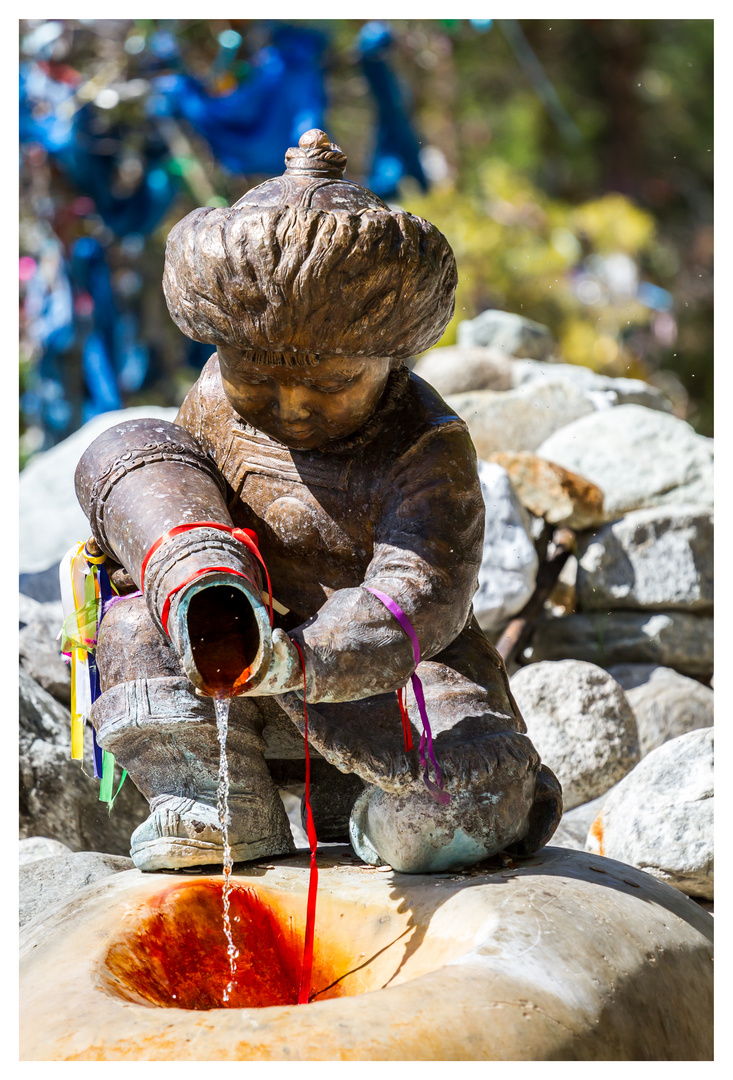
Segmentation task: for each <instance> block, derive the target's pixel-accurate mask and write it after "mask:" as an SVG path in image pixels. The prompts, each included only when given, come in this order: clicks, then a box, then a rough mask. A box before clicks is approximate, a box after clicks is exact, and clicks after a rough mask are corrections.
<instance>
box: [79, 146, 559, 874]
mask: <svg viewBox="0 0 733 1080" xmlns="http://www.w3.org/2000/svg"><path fill="white" fill-rule="evenodd" d="M286 166H287V168H286V171H285V173H284V175H283V176H282V177H278V178H276V179H272V180H268V181H267V182H266V183H264V184H261V185H259V186H258V187H255V188H253V189H252V190H251V191H249V192H248V193H247V194H246V195H244V196H243V197H242V198H241V199H240V200H239V201H238V202H237V203H235V204H234V206H232V207H229V208H225V209H218V208H217V209H214V208H204V209H200V210H196V211H194V212H193V213H191V214H189V215H188V216H187V217H186V218H184V220H183V221H181V222H179V223H178V225H176V227H175V228H174V229H173V230H172V232H171V234H170V236H169V238H168V245H167V250H166V268H165V277H164V290H165V295H166V300H167V303H168V307H169V310H170V312H171V315H172V316H173V318H174V320H175V321H176V323H177V324H178V326H179V327H180V328H181V330H183V332H184V333H186V334H188V335H189V336H190V337H192V338H194V339H195V340H198V341H204V342H210V343H211V344H212V345H214V346H216V352H215V353H214V355H212V357H211V358H210V360H209V361H208V363H207V364H206V366H205V367H204V369H203V371H202V374H201V377H200V378H199V380H198V381H197V383H196V384H195V385H194V387H193V388H192V389H191V391H190V393H189V394H188V396H187V397H186V400H185V401H184V403H183V405H182V406H181V409H180V412H179V414H178V416H177V418H176V424H175V425H170V424H163V423H161V422H160V421H153V420H151V421H144V422H137V423H134V422H130V423H127V424H122V425H120V426H119V427H118V428H113V429H111V430H110V431H109V432H106V433H105V434H104V435H103V436H101V437H100V439H99V440H97V442H96V443H94V444H92V446H91V447H90V449H89V450H88V451H87V452H86V454H85V455H84V457H83V458H82V461H81V462H80V464H79V467H78V470H77V492H78V495H79V499H80V502H81V503H82V506H83V507H84V509H85V511H86V512H87V514H88V516H89V517H90V521H91V525H92V533H93V536H94V538H95V540H96V542H97V543H98V544H99V546H100V547H101V548H102V550H103V551H104V552H106V553H107V554H108V556H109V557H110V559H114V560H116V561H117V562H119V563H120V564H121V566H122V569H120V570H119V571H118V572H117V575H116V577H115V580H117V581H118V582H120V583H121V584H122V586H123V587H124V585H125V583H127V588H128V589H130V590H131V589H135V587H137V588H143V590H144V596H140V595H139V594H137V595H129V597H126V598H124V599H122V600H120V601H118V602H117V603H115V605H114V606H113V607H111V608H110V610H109V613H108V614H107V615H106V616H105V618H104V620H103V622H102V626H101V633H100V641H99V648H98V666H99V670H100V676H101V688H102V691H103V693H102V695H101V697H100V698H99V699H98V700H97V702H96V703H95V705H94V710H93V717H92V718H93V723H94V725H95V729H96V731H97V737H98V741H99V743H100V744H101V745H102V746H103V747H105V748H107V749H109V750H112V751H113V752H114V754H115V755H116V757H117V759H118V760H119V761H120V762H121V763H122V764H123V765H124V766H125V767H126V768H127V769H128V771H129V773H130V775H131V777H132V779H133V780H134V781H135V783H136V784H137V786H138V787H139V788H140V789H141V790H142V791H143V793H144V794H145V795H146V797H147V798H148V799H149V801H150V807H151V813H150V816H149V818H148V819H147V820H146V821H145V822H144V823H143V824H142V825H141V826H140V827H139V828H138V829H137V830H136V831H135V833H134V834H133V837H132V852H131V854H132V857H133V859H134V860H135V863H136V865H137V866H139V867H140V868H141V869H144V870H154V869H158V868H178V867H185V866H190V865H193V864H196V863H199V864H206V863H219V864H221V862H222V857H223V853H222V840H221V832H220V827H219V824H218V820H217V815H216V779H217V765H218V745H217V736H216V724H215V719H214V709H213V703H212V701H211V697H210V696H202V694H203V695H207V694H208V695H213V694H228V695H231V694H233V695H235V696H234V697H233V701H232V709H231V716H230V725H229V730H230V740H229V742H228V744H227V748H228V756H229V768H230V776H231V782H230V802H231V815H232V821H231V824H230V827H229V835H230V838H231V840H232V846H233V855H234V859H235V860H246V859H253V858H258V857H262V856H272V855H277V854H283V853H286V852H288V851H290V850H292V840H291V836H290V829H289V825H288V820H287V817H286V815H285V812H284V809H283V806H282V803H281V801H280V799H279V797H278V794H277V788H278V786H287V785H288V784H293V783H295V782H297V781H299V780H302V778H303V768H304V762H303V758H304V746H303V739H302V731H303V700H302V698H303V679H304V672H303V669H302V668H301V662H300V655H299V653H298V649H297V648H296V644H297V646H299V648H300V650H301V651H302V655H303V658H304V664H305V683H306V687H307V692H306V700H307V703H308V731H309V742H310V746H311V748H312V752H313V755H314V761H313V768H312V776H311V779H312V796H311V802H312V807H313V814H314V818H315V824H316V829H317V832H318V836H319V839H320V840H324V841H336V840H345V839H347V838H350V840H351V843H352V845H353V847H354V850H355V851H356V852H357V854H358V855H359V856H360V857H361V858H362V859H364V860H365V861H366V862H368V863H372V864H378V863H380V862H381V861H384V862H386V863H388V864H389V865H391V866H392V867H393V868H395V869H396V870H400V871H404V872H408V873H422V872H430V871H441V870H446V869H452V868H457V867H461V866H467V865H471V864H473V863H476V862H479V861H480V860H482V859H483V858H486V857H487V856H489V855H492V854H494V853H496V852H498V851H501V850H506V851H509V852H512V853H516V854H520V855H522V854H530V853H531V852H533V851H535V850H536V849H537V848H539V847H540V846H542V845H543V844H545V843H547V841H548V839H549V838H550V836H551V835H552V833H553V832H554V829H555V827H556V825H557V822H558V820H559V817H560V813H561V805H562V803H561V795H560V788H559V785H558V783H557V780H556V779H555V777H554V776H553V774H552V773H551V772H550V770H549V769H547V768H546V767H545V766H543V765H541V764H540V759H539V755H538V754H537V752H536V750H535V749H534V747H533V746H532V743H531V742H530V740H529V739H528V738H527V735H526V734H525V732H526V728H525V725H524V723H523V721H522V718H521V716H520V714H519V712H518V710H517V707H516V705H515V703H514V701H513V698H512V695H511V691H510V689H509V684H508V680H507V675H506V670H505V667H504V664H503V662H502V660H501V658H500V656H499V655H498V653H497V652H496V650H495V649H494V647H493V646H492V645H491V644H490V643H489V641H488V640H487V639H486V637H485V636H484V634H483V633H482V631H481V630H480V628H479V626H478V624H477V623H476V620H475V619H474V617H473V613H472V609H471V599H472V596H473V593H474V591H475V589H476V584H477V574H478V569H479V565H480V561H481V548H482V538H483V518H484V507H483V503H482V499H481V493H480V488H479V482H478V476H477V471H476V453H475V450H474V447H473V444H472V443H471V440H470V437H469V435H468V432H467V429H466V426H465V424H464V423H463V421H462V420H460V419H459V418H458V417H457V416H456V415H455V414H454V413H452V412H451V411H450V409H449V408H448V406H447V405H446V404H445V402H443V401H442V400H441V398H440V397H439V396H438V395H437V394H436V393H435V391H433V390H432V389H431V387H430V386H428V385H427V384H426V383H424V382H423V381H422V380H421V379H419V378H417V377H415V376H413V375H411V374H410V371H409V370H408V368H407V367H406V365H405V364H404V360H405V358H407V357H410V356H413V355H415V354H416V353H419V352H422V351H424V350H425V349H427V348H429V347H430V346H431V345H432V344H434V343H435V342H436V341H437V340H438V339H439V338H440V336H441V334H442V333H443V330H444V329H445V326H446V324H447V323H448V321H449V319H450V318H451V315H452V313H453V304H454V300H453V295H454V290H455V286H456V280H457V276H456V266H455V260H454V258H453V253H452V251H451V249H450V247H449V245H448V243H447V241H446V240H445V237H443V236H442V234H441V233H440V232H439V231H438V230H437V229H436V228H435V227H434V226H432V225H431V224H430V223H429V222H427V221H424V220H423V219H422V218H419V217H414V216H413V215H411V214H408V213H405V212H404V211H402V210H390V209H389V207H387V206H386V205H385V204H384V203H382V202H381V200H379V199H378V198H377V197H376V196H375V195H374V194H372V192H370V191H367V190H366V189H364V188H362V187H360V186H358V185H357V184H354V183H352V182H350V181H348V180H345V179H344V176H343V174H344V171H345V167H346V157H345V155H344V154H343V152H342V151H341V149H340V148H339V147H338V146H335V145H333V144H332V143H331V142H330V141H329V139H328V137H327V135H326V134H325V133H324V132H322V131H318V130H314V131H309V132H307V133H306V134H305V135H303V137H302V138H301V140H300V144H299V146H298V147H297V148H291V149H290V150H288V152H287V155H286ZM200 523H203V524H200ZM179 526H186V528H185V529H183V530H181V531H178V527H179ZM191 526H193V527H191ZM232 530H234V532H232ZM245 530H249V531H245ZM254 538H256V544H255V542H254ZM151 548H152V550H151ZM260 560H262V562H263V563H264V566H265V567H266V570H267V572H268V573H269V581H270V582H271V584H270V585H268V582H267V580H266V578H265V574H264V571H263V569H262V564H261V561H260ZM143 579H144V580H143ZM263 592H264V594H265V598H264V600H263V599H262V598H261V594H262V593H263ZM270 600H274V608H275V610H274V612H273V620H274V621H273V627H274V629H273V631H272V634H270V624H269V615H268V606H267V605H268V603H269V601H270ZM415 642H417V647H416V644H415ZM293 643H295V644H293ZM416 657H417V658H419V664H418V669H417V672H418V674H419V676H420V680H421V685H422V688H423V689H424V698H425V706H426V710H427V716H428V717H429V722H430V727H431V729H432V737H433V744H432V750H433V757H434V761H435V763H437V766H438V768H437V769H435V768H433V778H432V780H430V779H429V777H428V776H427V774H428V768H427V767H430V761H428V759H427V758H425V751H424V750H423V751H422V754H421V751H420V750H419V749H418V748H417V745H416V744H417V741H418V739H419V738H420V733H421V729H422V723H421V717H420V713H419V708H418V703H417V702H416V700H415V699H414V697H413V695H412V694H409V695H408V696H409V701H408V702H407V705H406V708H407V713H408V716H409V727H410V732H409V737H408V739H409V738H412V737H414V743H413V746H414V748H413V749H405V746H406V742H407V741H408V740H406V737H405V734H404V732H403V726H402V720H401V713H400V705H399V701H398V697H397V695H396V693H395V691H397V690H398V689H399V688H402V687H404V686H405V684H406V683H407V682H408V680H409V679H410V676H411V675H412V674H413V672H414V670H415V661H416ZM418 685H419V684H418ZM418 685H416V686H415V690H416V692H419V690H418ZM197 691H198V692H197ZM429 750H430V745H429V744H428V751H429ZM426 766H427V767H426ZM426 778H427V783H426V782H424V781H425V779H426Z"/></svg>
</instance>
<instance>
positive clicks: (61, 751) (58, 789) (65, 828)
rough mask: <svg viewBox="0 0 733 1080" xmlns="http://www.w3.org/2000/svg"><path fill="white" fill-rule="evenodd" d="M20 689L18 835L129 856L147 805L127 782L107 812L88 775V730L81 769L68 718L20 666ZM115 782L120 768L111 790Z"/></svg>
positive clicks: (90, 753)
mask: <svg viewBox="0 0 733 1080" xmlns="http://www.w3.org/2000/svg"><path fill="white" fill-rule="evenodd" d="M18 678H19V691H20V836H21V838H24V837H29V836H46V837H49V838H50V839H55V840H61V841H62V843H64V844H66V845H67V846H68V847H70V848H71V849H72V850H75V851H82V850H87V851H107V852H110V853H111V854H113V855H127V854H128V852H129V849H130V834H131V833H132V832H133V830H134V829H135V828H136V827H137V826H138V825H139V824H140V822H141V821H144V820H145V818H146V817H147V816H148V804H147V802H146V801H145V799H144V798H143V796H142V795H141V794H140V792H139V791H138V790H137V788H136V787H135V785H134V784H133V783H132V781H131V780H130V779H129V777H128V779H127V780H125V783H124V784H123V786H122V790H121V791H120V794H119V796H118V797H117V799H116V800H115V804H114V807H113V809H112V812H111V814H110V813H108V811H107V807H106V804H104V803H101V802H100V801H99V782H98V781H97V780H94V779H93V777H92V767H91V761H92V744H91V729H90V728H87V730H86V732H85V746H84V769H85V770H87V774H88V775H87V774H85V772H83V771H82V763H81V762H80V761H72V759H71V734H70V726H71V714H70V712H69V710H68V709H67V708H65V706H63V705H61V704H60V703H59V702H58V701H56V700H55V699H54V698H53V697H51V695H50V694H49V693H48V691H46V690H44V689H43V687H42V686H39V684H38V683H37V682H36V681H35V679H33V678H32V677H31V676H30V675H29V674H28V673H27V672H26V671H24V669H23V668H20V670H19V677H18ZM118 783H119V769H118V770H117V775H116V777H115V789H116V787H117V784H118Z"/></svg>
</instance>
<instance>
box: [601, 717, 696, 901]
mask: <svg viewBox="0 0 733 1080" xmlns="http://www.w3.org/2000/svg"><path fill="white" fill-rule="evenodd" d="M713 746H714V735H713V729H712V728H706V729H704V730H700V731H688V732H687V734H685V735H678V736H677V738H676V739H672V740H670V742H666V743H664V745H663V746H658V747H657V748H656V749H655V750H652V752H651V753H650V754H648V755H647V756H646V757H645V758H644V759H643V761H641V762H640V763H639V764H638V765H637V766H636V768H635V769H633V770H632V772H630V773H629V774H628V776H626V777H624V779H623V780H622V782H621V783H620V784H619V785H618V787H617V788H616V790H615V791H614V792H613V793H612V794H611V795H609V797H608V799H607V800H606V802H605V803H604V805H603V809H602V811H601V813H600V815H599V816H598V818H596V820H595V822H594V823H593V825H592V826H591V829H590V832H589V834H588V840H587V849H588V850H589V851H592V852H596V853H598V854H600V855H607V856H608V857H609V858H611V859H619V860H620V861H622V862H626V863H629V864H630V865H631V866H636V867H638V869H640V870H644V871H646V873H647V874H651V875H652V876H653V877H656V878H658V879H659V880H660V881H666V882H667V883H668V884H669V885H673V886H674V887H675V888H676V889H680V890H681V891H682V892H684V893H687V894H688V895H689V896H701V897H704V898H705V899H707V900H712V898H713V807H714V800H713Z"/></svg>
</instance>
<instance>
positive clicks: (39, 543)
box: [19, 405, 178, 575]
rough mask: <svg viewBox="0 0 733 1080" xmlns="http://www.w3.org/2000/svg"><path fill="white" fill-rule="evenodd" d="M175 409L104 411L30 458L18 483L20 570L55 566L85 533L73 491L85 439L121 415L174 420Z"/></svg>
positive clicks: (35, 570)
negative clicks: (55, 444)
mask: <svg viewBox="0 0 733 1080" xmlns="http://www.w3.org/2000/svg"><path fill="white" fill-rule="evenodd" d="M177 411H178V410H177V409H161V408H158V407H156V406H153V405H145V406H142V407H140V408H136V409H122V410H120V411H118V412H108V413H102V414H101V415H100V416H95V417H94V419H93V420H90V421H89V422H88V423H86V424H84V426H83V427H81V428H79V430H78V431H75V432H74V434H73V435H70V436H69V437H68V439H64V441H63V442H60V443H59V444H58V446H54V447H53V448H52V449H51V450H46V451H45V453H43V454H38V456H37V457H34V458H33V459H32V460H31V461H29V462H28V464H27V465H26V467H25V469H24V470H23V472H22V473H21V474H20V483H19V504H20V560H19V571H20V573H21V575H24V574H36V573H38V572H40V571H44V570H47V569H48V567H53V566H55V565H56V564H57V563H58V562H59V560H60V559H61V558H62V557H63V556H64V555H65V554H66V552H67V551H68V550H69V548H70V547H71V545H72V544H73V543H75V542H78V541H79V540H86V538H87V537H88V536H89V522H88V521H87V519H86V517H85V516H84V514H83V512H82V510H81V507H80V506H79V504H78V502H77V501H76V495H75V493H74V471H75V469H76V466H77V464H78V463H79V458H80V457H81V455H82V454H83V453H84V451H85V450H86V448H87V447H88V446H89V444H90V443H91V442H93V441H94V440H95V439H96V438H97V436H98V435H101V434H102V432H103V431H106V430H107V428H109V427H113V426H114V425H115V424H118V423H120V421H122V420H135V419H137V418H138V417H143V416H152V417H156V418H159V419H161V420H171V421H172V420H174V419H175V416H176V413H177Z"/></svg>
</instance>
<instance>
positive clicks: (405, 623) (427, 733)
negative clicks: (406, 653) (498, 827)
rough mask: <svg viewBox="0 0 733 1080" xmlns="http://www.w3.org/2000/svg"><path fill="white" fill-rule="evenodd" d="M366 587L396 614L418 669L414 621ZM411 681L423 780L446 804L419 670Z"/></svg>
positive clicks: (378, 593)
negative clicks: (419, 724)
mask: <svg viewBox="0 0 733 1080" xmlns="http://www.w3.org/2000/svg"><path fill="white" fill-rule="evenodd" d="M364 588H365V589H366V590H367V592H370V593H372V595H374V596H376V598H377V600H381V601H382V603H383V604H384V606H385V607H386V608H387V610H388V611H389V612H390V614H392V615H394V617H395V619H396V620H397V622H398V623H399V624H400V626H401V628H402V629H403V630H404V632H405V633H406V634H407V636H408V637H409V639H410V641H411V642H412V651H413V653H414V656H415V668H416V669H417V666H418V664H419V663H420V642H419V641H418V640H417V634H416V633H415V628H414V627H413V625H412V623H411V622H410V620H409V619H408V618H407V616H406V615H405V613H404V611H403V610H402V608H401V607H400V605H399V604H398V603H397V601H396V600H393V599H392V597H391V596H387V594H386V593H383V592H380V591H379V590H378V589H372V588H370V587H369V585H365V586H364ZM410 681H411V682H412V689H413V691H414V693H415V701H416V702H417V708H418V711H419V713H420V719H421V720H422V725H423V733H422V735H421V737H420V765H421V766H422V768H423V780H424V782H425V786H426V788H427V789H428V791H429V792H430V794H431V795H432V796H433V798H434V799H435V800H436V802H439V803H443V805H445V804H446V803H448V802H450V795H449V794H448V792H447V791H444V790H443V774H442V773H441V771H440V766H439V765H438V762H437V761H436V760H435V754H434V753H433V733H432V731H431V730H430V721H429V720H428V711H427V709H426V708H425V695H424V693H423V688H422V683H421V681H420V676H419V675H418V674H417V670H415V671H414V672H413V673H412V675H411V676H410ZM426 749H427V756H428V757H429V758H430V760H431V761H432V763H433V771H434V773H435V779H436V781H437V783H433V781H432V780H431V779H430V777H429V776H428V763H427V760H426V757H425V751H426Z"/></svg>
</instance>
